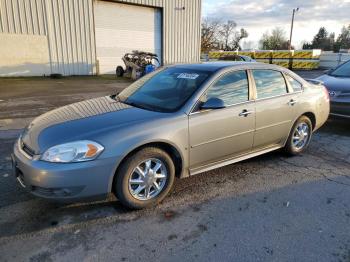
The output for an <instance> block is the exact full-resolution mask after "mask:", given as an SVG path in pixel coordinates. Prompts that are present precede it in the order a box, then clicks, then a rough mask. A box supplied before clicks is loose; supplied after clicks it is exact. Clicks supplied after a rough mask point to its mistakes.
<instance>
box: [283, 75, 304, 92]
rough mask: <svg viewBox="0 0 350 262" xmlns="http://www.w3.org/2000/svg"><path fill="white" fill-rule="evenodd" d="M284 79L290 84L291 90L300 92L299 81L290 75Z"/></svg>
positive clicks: (300, 85)
mask: <svg viewBox="0 0 350 262" xmlns="http://www.w3.org/2000/svg"><path fill="white" fill-rule="evenodd" d="M286 79H287V81H288V83H289V84H290V86H291V87H292V88H293V91H294V92H297V91H301V90H302V84H300V82H299V81H297V80H295V79H294V78H293V77H291V76H290V75H286Z"/></svg>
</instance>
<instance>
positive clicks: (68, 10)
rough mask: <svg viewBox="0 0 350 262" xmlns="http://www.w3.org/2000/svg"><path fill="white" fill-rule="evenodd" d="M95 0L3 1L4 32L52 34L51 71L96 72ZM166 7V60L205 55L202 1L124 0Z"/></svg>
mask: <svg viewBox="0 0 350 262" xmlns="http://www.w3.org/2000/svg"><path fill="white" fill-rule="evenodd" d="M93 1H97V0H0V34H1V33H4V34H25V35H42V36H45V35H46V36H47V40H48V50H49V61H50V71H51V73H61V74H64V75H87V74H94V73H96V68H95V66H96V65H95V63H96V55H95V53H96V51H95V49H96V48H95V35H94V21H93V19H94V18H93V17H94V15H93ZM115 2H122V3H128V4H136V5H144V6H153V7H159V8H161V9H162V12H163V63H164V64H173V63H188V62H197V61H199V60H200V21H201V0H119V1H115Z"/></svg>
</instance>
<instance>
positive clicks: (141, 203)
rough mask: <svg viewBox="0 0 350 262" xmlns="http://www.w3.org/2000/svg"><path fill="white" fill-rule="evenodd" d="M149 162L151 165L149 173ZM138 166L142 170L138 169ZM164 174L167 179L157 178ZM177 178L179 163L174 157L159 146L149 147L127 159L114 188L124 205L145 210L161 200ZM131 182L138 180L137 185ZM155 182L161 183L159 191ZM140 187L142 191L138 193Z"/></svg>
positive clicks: (119, 171)
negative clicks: (176, 172)
mask: <svg viewBox="0 0 350 262" xmlns="http://www.w3.org/2000/svg"><path fill="white" fill-rule="evenodd" d="M149 161H151V163H150V164H149ZM147 164H149V167H150V168H149V170H150V171H149V172H148V173H147V172H146V170H147ZM158 165H160V167H159V166H158ZM137 167H139V169H136V168H137ZM157 167H158V169H157ZM151 170H152V171H151ZM140 171H142V172H141V173H143V175H141V173H140ZM145 173H146V174H147V175H145ZM164 174H166V178H165V179H164V178H157V177H163V176H164ZM174 179H175V166H174V163H173V161H172V159H171V157H170V156H169V155H168V154H167V153H166V152H164V151H163V150H161V149H159V148H157V147H146V148H143V149H141V150H140V151H137V152H136V153H135V154H133V155H131V156H130V157H128V158H127V159H125V160H124V161H123V163H122V164H121V166H120V168H118V171H117V173H116V179H115V180H114V185H113V189H114V192H115V195H116V197H117V198H118V199H119V201H120V202H121V203H122V204H123V205H124V206H126V207H128V208H130V209H142V208H146V207H150V206H155V205H157V204H158V203H159V202H161V201H162V200H163V199H164V198H165V197H166V195H167V194H168V193H169V192H170V190H171V188H172V186H173V183H174ZM131 181H132V182H137V183H135V184H133V183H132V182H131ZM141 181H142V183H141ZM154 181H155V182H156V184H157V185H158V188H159V189H158V190H157V189H156V187H155V186H154ZM142 187H145V189H142ZM140 189H141V191H140V192H139V193H137V192H138V191H139V190H140ZM147 193H148V194H147ZM146 194H147V197H146Z"/></svg>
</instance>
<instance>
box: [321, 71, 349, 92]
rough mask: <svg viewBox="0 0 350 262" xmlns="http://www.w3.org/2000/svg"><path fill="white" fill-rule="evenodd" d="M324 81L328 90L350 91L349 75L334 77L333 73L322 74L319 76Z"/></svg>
mask: <svg viewBox="0 0 350 262" xmlns="http://www.w3.org/2000/svg"><path fill="white" fill-rule="evenodd" d="M317 80H320V81H322V82H323V83H324V85H325V87H327V89H328V91H346V92H350V78H349V77H334V76H331V75H322V76H320V77H318V78H317Z"/></svg>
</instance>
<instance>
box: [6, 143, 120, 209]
mask: <svg viewBox="0 0 350 262" xmlns="http://www.w3.org/2000/svg"><path fill="white" fill-rule="evenodd" d="M116 163H117V159H115V158H113V159H112V158H107V159H106V158H102V159H101V158H98V159H96V160H93V161H86V162H80V163H49V162H45V161H40V160H33V159H30V158H28V156H26V155H25V154H23V153H22V152H20V150H19V148H18V147H17V146H16V145H15V146H14V153H13V155H12V166H13V173H14V175H15V176H16V178H17V180H18V182H19V183H20V184H21V186H22V187H24V188H25V189H26V190H27V191H28V192H30V193H31V194H33V195H36V196H39V197H43V198H47V199H52V200H55V201H64V202H66V201H67V202H71V201H78V200H87V199H89V200H96V199H102V198H105V197H106V196H107V194H108V193H109V192H110V188H111V183H112V180H113V176H114V173H115V168H116Z"/></svg>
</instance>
